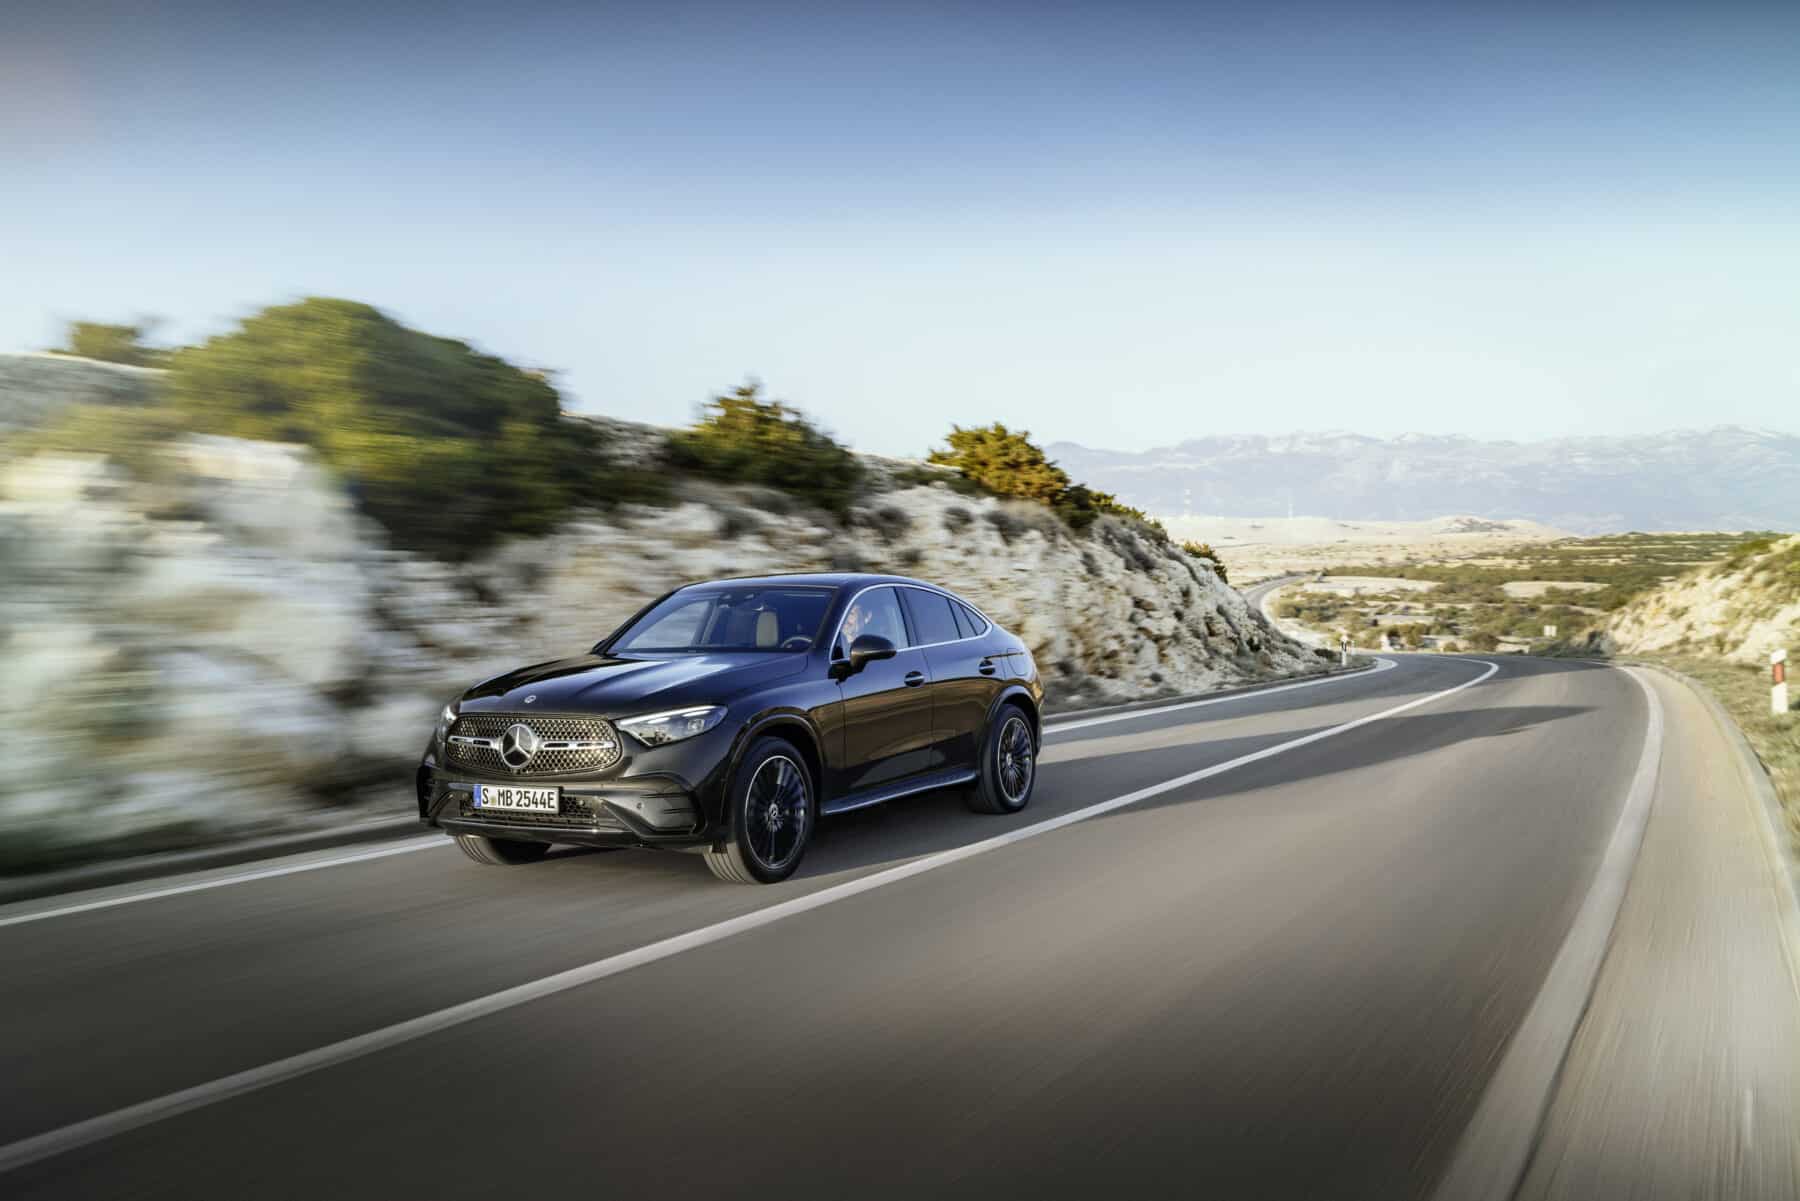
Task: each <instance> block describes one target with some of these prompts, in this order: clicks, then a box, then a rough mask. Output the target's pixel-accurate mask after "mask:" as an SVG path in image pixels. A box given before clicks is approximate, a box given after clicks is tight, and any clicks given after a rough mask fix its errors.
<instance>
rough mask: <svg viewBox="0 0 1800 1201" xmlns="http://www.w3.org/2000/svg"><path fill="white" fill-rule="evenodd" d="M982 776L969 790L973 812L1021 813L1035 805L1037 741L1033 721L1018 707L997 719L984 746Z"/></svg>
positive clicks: (1004, 710) (1006, 708)
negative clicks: (1032, 727)
mask: <svg viewBox="0 0 1800 1201" xmlns="http://www.w3.org/2000/svg"><path fill="white" fill-rule="evenodd" d="M980 768H981V775H980V777H979V778H978V779H977V780H976V781H975V785H974V787H972V788H970V789H969V793H968V797H969V808H971V809H973V810H974V811H975V812H977V813H1017V812H1018V811H1019V810H1021V809H1023V808H1024V807H1025V806H1026V805H1028V804H1030V803H1031V789H1032V787H1033V786H1034V785H1035V784H1036V783H1037V740H1036V739H1035V738H1034V737H1033V736H1032V733H1031V719H1030V718H1028V717H1026V716H1025V711H1024V710H1023V709H1021V708H1019V707H1018V706H1017V705H1011V704H1009V705H1005V706H1003V707H1002V708H1001V710H1000V712H999V713H998V714H996V715H995V717H994V723H993V725H992V726H990V727H989V729H988V736H987V738H986V739H985V740H984V741H983V742H982V745H981V765H980Z"/></svg>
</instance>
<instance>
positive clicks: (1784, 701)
mask: <svg viewBox="0 0 1800 1201" xmlns="http://www.w3.org/2000/svg"><path fill="white" fill-rule="evenodd" d="M1787 711H1788V694H1787V648H1786V647H1783V648H1782V649H1780V650H1778V651H1770V652H1769V712H1770V713H1773V714H1774V715H1775V716H1777V717H1784V716H1786V714H1787Z"/></svg>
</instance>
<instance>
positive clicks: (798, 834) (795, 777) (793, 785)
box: [744, 755, 812, 871]
mask: <svg viewBox="0 0 1800 1201" xmlns="http://www.w3.org/2000/svg"><path fill="white" fill-rule="evenodd" d="M744 819H745V833H746V835H747V837H746V838H745V839H744V842H745V844H746V845H747V847H748V849H749V851H750V853H751V854H752V855H755V856H756V859H757V862H758V863H760V864H761V865H762V866H763V867H765V868H767V869H769V870H770V871H779V870H781V869H782V868H783V867H786V866H787V864H788V861H789V860H791V859H792V858H793V857H794V856H795V855H797V854H799V853H800V848H801V846H802V845H803V844H804V843H805V841H806V824H807V823H808V822H809V821H811V820H812V797H811V794H810V789H809V788H808V786H807V782H806V772H805V770H804V769H802V768H801V766H800V765H799V764H798V763H795V762H794V761H793V760H792V759H789V758H788V757H787V756H786V755H771V756H770V757H769V758H767V759H765V760H763V761H762V762H761V763H760V764H758V765H757V768H756V774H755V775H754V776H752V777H750V787H749V789H748V791H747V793H746V795H745V797H744Z"/></svg>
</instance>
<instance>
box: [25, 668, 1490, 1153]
mask: <svg viewBox="0 0 1800 1201" xmlns="http://www.w3.org/2000/svg"><path fill="white" fill-rule="evenodd" d="M1485 666H1486V668H1487V670H1486V671H1483V672H1482V673H1481V674H1480V675H1478V676H1475V677H1474V678H1472V679H1469V680H1465V681H1463V682H1462V683H1461V684H1457V685H1455V686H1453V687H1450V688H1446V689H1444V690H1443V691H1442V692H1433V693H1430V694H1428V695H1426V696H1422V697H1418V698H1416V699H1414V700H1410V701H1407V702H1406V703H1405V704H1401V705H1395V706H1393V707H1392V708H1389V709H1383V710H1381V711H1380V712H1379V713H1371V714H1369V715H1368V716H1366V717H1359V718H1357V719H1355V720H1354V721H1347V722H1345V723H1344V724H1342V725H1338V726H1332V727H1330V728H1329V729H1324V730H1316V731H1314V732H1313V733H1311V734H1306V735H1303V736H1301V737H1299V738H1292V739H1289V740H1288V741H1286V742H1283V743H1280V744H1278V745H1276V746H1271V747H1266V748H1264V749H1263V750H1260V751H1253V752H1251V753H1250V754H1248V755H1240V756H1238V757H1237V758H1236V759H1230V760H1227V761H1226V762H1224V763H1216V764H1214V765H1213V766H1211V767H1204V768H1201V769H1200V770H1198V771H1191V772H1188V773H1187V774H1186V775H1182V776H1176V777H1175V778H1174V779H1172V780H1165V781H1163V782H1162V783H1160V784H1152V785H1150V786H1149V787H1147V788H1140V789H1138V790H1137V791H1136V792H1128V793H1126V794H1124V795H1123V796H1116V797H1113V798H1112V799H1111V800H1108V801H1100V802H1098V803H1097V804H1093V805H1089V806H1087V807H1086V808H1084V809H1077V810H1074V811H1073V812H1070V813H1065V814H1063V815H1062V816H1060V817H1054V818H1051V819H1050V820H1048V821H1042V822H1038V823H1037V824H1035V825H1030V826H1022V827H1020V828H1019V829H1017V830H1009V831H1008V832H1006V833H1005V834H997V835H995V836H994V837H992V838H987V839H983V840H982V841H980V842H973V843H969V844H968V845H967V846H961V847H956V848H953V849H951V850H948V851H939V852H937V853H936V854H934V855H927V856H925V857H924V858H922V859H915V860H913V861H912V862H911V863H903V864H901V865H899V866H898V867H891V868H888V869H886V870H884V871H879V872H875V873H874V874H872V875H868V876H863V877H861V878H859V879H856V880H847V881H845V882H844V883H842V884H834V885H832V886H831V887H830V888H822V889H820V890H819V891H818V892H815V893H810V894H808V895H806V896H803V897H795V898H794V899H792V900H790V901H782V902H780V903H779V904H776V905H771V906H769V907H768V908H766V909H758V910H756V911H755V912H753V913H746V914H743V915H742V916H740V917H734V918H729V919H727V920H726V921H722V922H716V923H714V924H713V925H710V926H702V927H701V928H700V929H698V930H690V931H688V932H687V933H686V934H677V935H674V936H673V937H670V938H665V939H662V940H661V941H659V942H653V943H649V944H647V945H645V946H641V947H637V948H635V949H633V950H630V951H625V952H622V953H620V954H617V955H609V956H607V957H606V958H605V959H597V960H595V961H594V962H592V963H589V964H584V965H583V966H581V967H576V968H570V969H569V970H568V971H565V972H558V973H556V974H555V975H553V976H545V977H543V978H542V979H539V980H533V981H530V982H529V983H526V984H520V985H517V986H515V987H513V988H507V989H502V990H501V991H499V992H495V993H489V994H488V995H487V996H485V997H477V998H475V999H474V1000H472V1001H464V1002H463V1003H461V1004H460V1005H452V1006H450V1007H448V1008H447V1009H440V1010H438V1011H437V1012H435V1013H427V1014H424V1015H423V1016H420V1017H416V1018H410V1019H408V1020H406V1021H404V1022H398V1023H396V1024H394V1025H392V1026H384V1027H382V1028H381V1029H379V1030H371V1031H369V1032H368V1033H367V1034H359V1035H356V1036H355V1037H353V1038H347V1039H344V1040H343V1041H341V1042H335V1043H330V1044H328V1045H326V1046H323V1047H316V1048H314V1049H313V1050H311V1051H304V1052H302V1053H300V1054H298V1055H292V1056H289V1057H288V1058H286V1059H278V1060H276V1061H274V1062H273V1063H266V1064H263V1065H262V1066H260V1067H254V1068H249V1069H247V1070H245V1071H242V1072H236V1073H234V1074H232V1075H230V1076H221V1077H220V1078H218V1079H217V1080H209V1081H207V1082H206V1083H204V1084H197V1085H194V1086H193V1087H191V1088H184V1089H182V1090H180V1091H179V1092H173V1093H169V1094H167V1095H165V1096H161V1097H155V1098H152V1099H151V1100H148V1101H141V1102H139V1103H138V1104H136V1105H128V1106H126V1107H125V1108H123V1109H115V1110H113V1111H112V1112H111V1113H104V1114H101V1115H99V1116H98V1117H93V1118H89V1119H87V1120H86V1121H82V1122H76V1123H74V1124H72V1125H69V1126H62V1127H59V1128H58V1129H55V1130H49V1131H45V1132H44V1133H43V1134H38V1135H33V1136H32V1137H30V1138H25V1139H20V1140H19V1141H18V1142H15V1143H8V1144H6V1145H5V1146H0V1173H3V1172H10V1171H12V1170H13V1169H15V1168H20V1167H24V1166H25V1165H26V1164H30V1163H36V1162H37V1161H38V1160H41V1159H48V1158H49V1157H51V1156H53V1155H60V1154H62V1153H63V1152H65V1151H72V1150H74V1149H75V1148H77V1147H83V1146H86V1145H88V1144H89V1143H96V1142H99V1141H101V1140H103V1139H108V1138H113V1137H115V1136H117V1135H120V1134H124V1133H126V1132H127V1131H131V1130H136V1129H137V1128H139V1127H140V1126H147V1125H149V1124H151V1123H152V1122H158V1121H161V1120H163V1119H164V1118H171V1117H174V1116H176V1115H177V1114H182V1113H187V1112H188V1111H190V1110H194V1109H200V1108H202V1107H203V1106H207V1105H212V1104H214V1103H215V1102H219V1101H224V1100H227V1099H229V1098H231V1097H238V1096H242V1095H244V1094H245V1093H251V1092H255V1091H257V1090H259V1089H264V1088H268V1087H269V1086H270V1085H273V1084H279V1083H281V1082H282V1081H285V1080H292V1079H294V1078H295V1077H297V1076H304V1075H306V1074H308V1073H310V1072H316V1071H319V1070H320V1069H321V1068H328V1067H333V1066H335V1065H337V1064H341V1063H346V1062H348V1061H350V1060H353V1059H359V1058H361V1057H362V1056H365V1055H371V1054H374V1053H375V1052H377V1051H385V1050H387V1049H388V1048H390V1047H397V1046H399V1045H400V1044H402V1043H407V1042H411V1041H413V1040H414V1039H417V1038H423V1037H425V1036H426V1035H428V1034H437V1033H439V1032H441V1031H444V1030H448V1029H450V1028H451V1027H453V1026H459V1025H462V1024H463V1023H465V1022H472V1021H475V1020H476V1019H477V1018H484V1017H488V1016H490V1015H492V1014H496V1013H499V1012H501V1011H502V1010H506V1009H511V1008H513V1007H514V1006H518V1005H524V1004H526V1003H527V1002H530V1001H536V1000H540V999H542V998H544V997H548V996H552V995H554V994H556V993H560V992H566V991H568V990H569V989H571V988H579V987H581V986H582V985H584V984H592V983H594V982H595V981H597V980H604V979H606V978H607V977H609V976H616V975H618V974H620V973H621V972H628V971H630V970H631V969H632V968H637V967H643V966H644V965H646V964H651V963H656V962H657V961H659V960H662V959H668V958H670V957H671V956H675V955H679V954H681V953H682V952H684V951H691V950H694V949H696V948H698V947H704V946H707V945H708V944H711V943H715V942H720V941H723V940H724V939H727V938H732V937H734V936H736V935H739V934H743V933H746V932H748V931H751V930H756V929H759V928H761V927H763V926H768V925H773V924H774V923H776V922H779V921H781V920H783V919H785V918H790V917H795V916H798V915H799V914H802V913H807V912H809V911H811V910H814V909H821V908H823V907H824V906H826V905H831V904H834V903H836V902H838V901H845V900H849V899H850V898H851V897H854V896H860V895H861V894H863V893H865V892H873V891H874V890H875V889H877V888H883V887H885V886H887V885H889V884H897V883H899V882H900V881H902V880H907V879H911V878H912V877H913V876H918V875H923V874H924V873H925V872H929V871H934V870H936V869H937V868H940V867H947V866H949V865H950V864H952V863H960V862H962V861H963V860H965V859H972V858H974V857H975V856H977V855H983V854H986V853H987V852H989V851H997V850H999V849H1000V848H1001V847H1007V846H1011V845H1013V844H1014V843H1017V842H1023V841H1025V840H1026V839H1028V838H1036V837H1038V836H1039V835H1042V834H1048V833H1050V832H1051V831H1052V830H1060V829H1062V828H1063V827H1065V826H1072V825H1074V824H1075V823H1076V822H1081V821H1086V820H1087V819H1089V818H1093V817H1098V816H1100V815H1101V814H1103V813H1111V812H1112V811H1113V810H1115V809H1123V808H1124V807H1125V806H1127V805H1135V804H1136V803H1138V802H1139V801H1144V800H1148V799H1149V798H1151V797H1154V796H1160V795H1162V794H1163V793H1165V792H1172V791H1174V790H1175V789H1178V788H1185V787H1186V786H1188V785H1189V784H1194V783H1197V782H1199V781H1201V780H1206V779H1210V778H1211V777H1213V776H1217V775H1222V774H1223V773H1225V772H1228V771H1231V770H1233V769H1235V768H1239V767H1244V766H1246V765H1248V764H1251V763H1257V762H1260V761H1261V760H1264V759H1270V758H1273V757H1274V756H1276V755H1279V754H1282V753H1284V752H1286V751H1292V750H1297V749H1298V748H1300V747H1303V746H1309V745H1311V744H1312V743H1315V742H1319V741H1321V740H1323V739H1326V738H1330V737H1332V736H1334V735H1337V734H1343V733H1345V732H1347V731H1349V730H1354V729H1357V728H1358V727H1360V726H1366V725H1369V724H1370V723H1372V722H1377V721H1380V720H1382V719H1383V718H1387V717H1392V716H1394V715H1395V714H1397V713H1405V712H1406V711H1407V710H1409V709H1417V708H1418V707H1419V706H1420V705H1428V704H1430V703H1431V702H1432V701H1437V700H1442V699H1443V698H1445V697H1447V696H1453V695H1455V694H1456V693H1458V692H1461V691H1462V690H1463V689H1465V688H1472V687H1474V686H1475V685H1476V684H1479V683H1481V682H1482V681H1484V680H1486V679H1488V678H1489V677H1491V676H1492V675H1493V674H1494V673H1495V672H1497V671H1499V670H1500V665H1499V664H1498V663H1487V664H1486V665H1485Z"/></svg>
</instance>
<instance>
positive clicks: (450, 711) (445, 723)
mask: <svg viewBox="0 0 1800 1201" xmlns="http://www.w3.org/2000/svg"><path fill="white" fill-rule="evenodd" d="M455 723H456V702H455V701H451V702H450V703H449V704H448V705H445V706H444V711H443V712H442V713H440V714H438V722H437V734H436V735H435V737H436V738H437V740H438V741H439V742H442V741H444V739H445V738H448V737H449V736H450V727H451V726H452V725H454V724H455Z"/></svg>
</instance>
